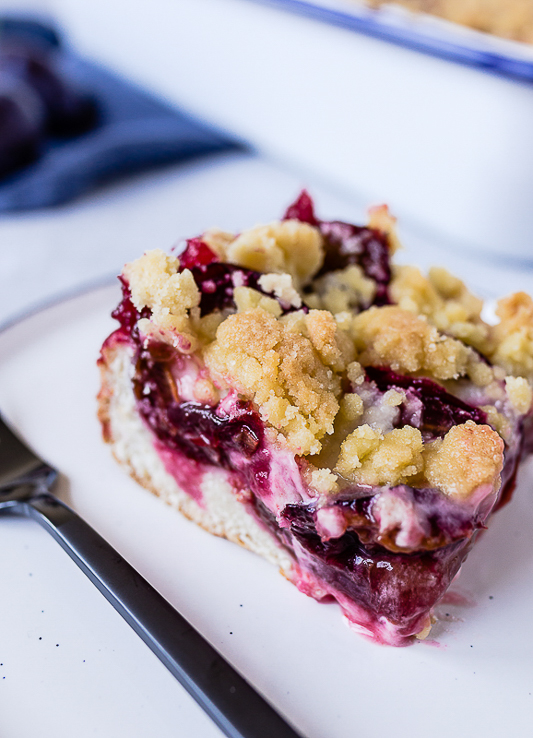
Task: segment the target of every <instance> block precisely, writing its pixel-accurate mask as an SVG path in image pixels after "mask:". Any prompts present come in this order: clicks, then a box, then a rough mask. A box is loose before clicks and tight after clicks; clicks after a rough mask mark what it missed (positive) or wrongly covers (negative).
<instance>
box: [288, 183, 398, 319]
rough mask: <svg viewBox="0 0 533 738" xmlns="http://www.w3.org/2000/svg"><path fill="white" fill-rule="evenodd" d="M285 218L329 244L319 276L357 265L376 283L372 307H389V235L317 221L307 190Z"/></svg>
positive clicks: (351, 226) (337, 221)
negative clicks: (306, 225) (310, 228)
mask: <svg viewBox="0 0 533 738" xmlns="http://www.w3.org/2000/svg"><path fill="white" fill-rule="evenodd" d="M284 217H285V219H286V220H289V219H294V220H300V221H301V222H302V223H309V225H313V226H316V227H317V228H318V229H319V231H320V233H321V234H322V236H323V238H324V241H325V244H326V248H325V258H324V263H323V264H322V268H321V269H320V271H319V272H318V274H317V275H316V276H317V277H322V276H323V275H324V274H328V273H329V272H334V271H337V270H339V269H345V268H346V267H347V266H350V265H352V264H356V265H357V266H360V267H361V269H362V270H363V272H364V274H365V275H366V276H367V277H369V278H370V279H372V280H373V281H374V282H375V285H376V294H375V297H374V300H373V302H372V304H373V305H389V304H390V302H391V300H390V297H389V292H388V286H389V283H390V281H391V276H392V274H391V267H390V246H389V242H388V238H387V236H386V234H384V233H382V232H381V231H378V230H376V229H375V228H367V227H365V226H356V225H352V224H351V223H343V222H341V221H339V220H333V221H326V220H318V219H317V218H316V216H315V213H314V208H313V202H312V200H311V198H310V197H309V195H308V194H307V192H305V191H304V192H302V194H301V195H300V197H299V198H298V200H296V202H295V203H293V204H292V205H291V206H290V207H289V208H288V209H287V211H286V213H285V216H284Z"/></svg>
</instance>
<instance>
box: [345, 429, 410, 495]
mask: <svg viewBox="0 0 533 738" xmlns="http://www.w3.org/2000/svg"><path fill="white" fill-rule="evenodd" d="M423 445H424V444H423V442H422V434H421V433H420V431H419V430H418V429H417V428H412V427H411V426H409V425H406V426H404V427H403V428H395V429H394V430H392V431H390V433H386V434H385V435H382V434H381V432H380V431H378V430H374V429H373V428H371V427H370V426H369V425H361V426H359V427H358V428H356V429H355V430H354V432H353V433H351V434H350V435H349V436H348V438H347V439H346V440H345V441H344V442H343V444H342V446H341V453H340V456H339V460H338V462H337V467H336V470H337V471H338V472H339V474H341V475H342V476H343V477H346V478H347V479H349V480H350V481H352V482H358V483H360V484H371V485H383V484H384V485H387V484H390V485H396V484H402V483H404V482H407V481H408V480H409V479H410V478H412V477H415V476H416V475H418V474H419V473H420V472H421V471H422V468H423V459H422V449H423Z"/></svg>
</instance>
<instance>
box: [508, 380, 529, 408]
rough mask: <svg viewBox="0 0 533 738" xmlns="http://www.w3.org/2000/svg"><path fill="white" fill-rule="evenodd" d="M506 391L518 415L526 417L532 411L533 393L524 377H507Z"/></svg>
mask: <svg viewBox="0 0 533 738" xmlns="http://www.w3.org/2000/svg"><path fill="white" fill-rule="evenodd" d="M505 389H506V391H507V395H508V397H509V399H510V401H511V404H512V406H513V407H514V409H515V410H516V412H517V413H519V414H520V415H525V414H526V413H528V412H529V411H530V409H531V401H532V396H533V393H532V391H531V386H530V385H529V384H528V382H527V381H526V380H525V379H524V377H506V378H505Z"/></svg>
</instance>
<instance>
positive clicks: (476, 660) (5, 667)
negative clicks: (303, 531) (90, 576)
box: [0, 287, 533, 738]
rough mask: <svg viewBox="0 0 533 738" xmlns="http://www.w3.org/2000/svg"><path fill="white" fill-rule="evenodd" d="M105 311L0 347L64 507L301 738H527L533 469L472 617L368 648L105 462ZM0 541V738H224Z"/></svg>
mask: <svg viewBox="0 0 533 738" xmlns="http://www.w3.org/2000/svg"><path fill="white" fill-rule="evenodd" d="M117 300H118V289H117V288H116V287H106V288H103V289H100V290H98V291H96V292H92V293H88V294H85V295H81V296H79V297H76V298H74V299H71V300H69V301H67V302H65V303H62V304H59V305H56V306H54V307H51V308H48V309H47V310H44V311H43V312H41V313H39V314H37V315H34V316H33V317H30V318H28V319H26V320H24V321H23V322H21V323H19V324H17V325H15V326H13V327H11V328H10V329H8V330H7V331H5V332H4V333H3V334H2V335H0V408H2V411H3V412H4V414H5V415H6V416H7V418H8V419H9V420H10V421H11V422H12V423H13V425H14V426H15V427H16V428H17V430H18V431H19V432H20V433H21V434H22V435H23V436H24V437H25V438H26V440H27V441H28V442H29V443H30V444H31V445H32V446H33V447H34V448H35V450H36V451H37V452H38V453H39V454H41V455H42V456H43V457H44V458H45V459H47V460H48V461H50V462H51V463H52V464H54V465H55V466H57V467H58V468H59V469H60V470H61V471H62V473H63V474H64V478H63V480H62V484H61V493H62V495H63V496H64V497H65V499H66V500H67V501H68V502H69V503H70V504H71V505H73V506H74V508H75V509H76V510H78V511H79V512H80V513H81V514H82V515H83V516H84V517H85V518H86V519H87V520H88V522H89V523H90V524H92V525H93V526H94V527H95V528H96V529H97V530H98V531H99V532H100V533H102V534H103V535H104V537H106V538H107V540H109V541H110V543H111V544H112V545H114V546H115V547H116V548H117V549H118V550H119V551H120V552H121V553H122V554H123V555H124V556H125V557H126V558H127V559H128V560H129V561H130V562H131V563H132V564H133V565H134V566H135V567H136V568H137V569H139V571H140V572H141V573H142V574H143V575H144V576H146V577H147V579H148V580H149V581H150V582H151V583H152V584H154V585H155V586H156V587H157V588H158V589H159V590H160V591H161V592H162V594H163V595H164V596H165V597H167V599H168V600H169V601H170V602H171V603H172V604H173V605H175V606H176V607H177V608H178V609H179V610H180V611H181V612H182V613H183V614H184V615H185V616H186V617H187V618H189V619H190V620H191V621H192V623H193V624H194V625H195V626H196V627H197V628H198V629H199V630H200V631H201V632H202V633H203V634H204V635H205V636H206V637H207V638H208V639H209V640H210V641H211V642H212V643H213V644H214V645H215V646H216V647H217V648H218V649H219V650H220V651H221V652H222V653H223V654H224V655H225V656H226V657H227V658H228V659H229V660H230V661H231V662H232V663H233V664H234V665H236V666H237V668H238V669H239V670H240V671H241V672H242V673H243V674H244V675H245V676H246V677H247V678H248V679H249V680H250V681H251V682H252V683H253V684H254V685H255V686H256V687H257V688H258V689H260V690H261V691H262V692H263V693H264V694H265V695H266V696H267V697H268V698H269V699H270V700H271V701H272V702H273V703H274V704H275V705H276V706H277V708H278V709H280V710H281V711H283V712H285V713H286V714H287V715H288V716H289V717H290V719H291V720H292V721H293V722H294V724H295V725H296V726H297V727H298V728H299V729H300V730H301V731H302V733H303V734H304V735H306V736H307V737H308V738H325V737H327V738H346V737H347V736H357V737H358V738H359V737H360V738H371V737H374V736H383V735H394V736H406V738H407V736H409V738H412V736H420V735H425V734H431V735H432V736H433V738H444V737H445V736H446V738H448V736H449V735H450V734H453V733H454V734H457V735H475V736H484V738H490V737H491V736H494V738H496V737H497V738H501V735H512V736H513V738H521V737H522V736H524V738H525V736H530V734H531V719H532V718H533V697H532V693H533V669H532V667H531V665H532V663H533V641H532V638H531V630H530V619H531V613H532V612H533V538H532V536H531V530H532V529H533V497H532V495H531V484H532V481H533V468H532V466H531V464H530V465H529V467H525V468H524V469H523V470H522V474H521V477H520V483H519V486H518V489H517V491H516V493H515V498H514V500H513V502H512V504H511V505H510V506H508V507H507V508H505V509H504V510H503V511H502V512H500V513H499V514H498V515H497V516H496V517H495V518H494V519H493V521H492V524H491V529H490V530H489V532H488V533H487V534H486V535H485V536H484V537H483V539H482V540H481V541H480V542H479V544H478V545H477V548H476V549H475V550H474V552H473V553H472V555H471V556H470V558H469V560H468V563H467V565H466V566H465V567H464V571H463V573H462V575H461V580H460V591H461V592H463V594H466V595H467V596H468V598H469V599H470V600H471V601H472V602H473V603H475V604H471V605H469V606H467V605H466V604H463V605H454V606H452V605H449V606H446V607H441V608H440V611H441V614H442V615H443V617H444V618H445V620H447V622H445V623H444V624H443V625H441V626H439V628H438V632H437V634H436V639H437V640H438V643H439V645H440V647H435V646H432V645H430V644H427V643H423V644H416V645H414V646H412V647H410V648H404V649H394V648H389V647H380V646H376V645H373V644H371V643H368V642H366V641H365V640H363V639H362V638H361V637H359V636H357V635H355V634H354V633H353V632H352V631H350V630H349V629H348V628H347V627H346V625H345V624H344V622H343V621H342V619H341V616H340V613H339V611H338V608H337V606H336V605H321V604H318V603H316V602H314V601H313V600H311V599H309V598H307V597H305V596H304V595H302V594H300V593H299V592H298V591H297V590H296V588H295V587H293V586H292V585H291V584H289V583H288V582H287V581H285V580H284V579H283V578H282V577H280V576H279V575H278V574H277V572H276V571H275V570H274V568H272V567H271V566H270V565H268V564H267V563H266V562H264V561H263V560H261V559H259V558H257V557H256V556H254V555H252V554H250V553H249V552H247V551H245V550H242V549H240V548H239V547H237V546H235V545H233V544H230V543H228V542H227V541H224V540H221V539H217V538H214V537H212V536H210V535H208V534H207V533H205V532H204V531H203V530H201V529H199V528H197V527H196V526H194V525H193V524H191V523H189V522H188V521H186V520H184V519H183V518H181V517H180V516H179V515H178V514H177V513H175V512H174V511H173V510H171V509H170V508H168V507H166V506H165V505H164V504H162V503H161V502H159V501H158V500H157V499H156V498H154V497H152V496H151V495H150V494H148V493H147V492H145V491H144V490H142V489H141V488H139V487H138V486H137V485H136V484H135V483H134V482H132V481H131V480H130V479H129V478H127V477H126V476H125V475H124V474H123V473H122V471H121V470H120V469H119V468H118V467H117V466H116V465H115V463H114V461H113V460H112V458H111V455H110V453H109V450H108V448H107V447H106V446H105V445H104V444H103V443H102V441H101V438H100V431H99V428H98V424H97V421H96V418H95V399H94V398H95V394H96V391H97V387H98V375H97V370H96V366H95V361H96V357H97V355H98V349H99V346H100V344H101V342H102V340H103V339H104V338H105V337H106V335H107V334H108V333H109V332H110V330H111V329H112V328H113V321H112V320H111V319H110V318H109V312H110V310H111V309H112V307H113V306H114V305H115V304H116V302H117ZM0 531H1V533H0V592H1V594H2V605H1V607H0V643H1V658H0V734H1V735H2V737H3V738H30V736H32V738H33V736H35V735H39V736H40V738H42V737H45V738H46V737H47V736H52V735H54V736H56V738H63V736H64V738H67V736H69V737H71V736H72V735H76V736H77V738H85V736H89V735H91V736H92V735H101V736H105V737H106V738H114V737H115V736H128V738H137V737H139V738H141V736H143V737H145V736H148V735H157V736H158V738H160V737H162V736H165V737H166V736H169V737H170V736H195V738H203V737H204V736H205V737H207V736H215V735H220V734H219V733H218V731H217V730H216V729H215V728H214V727H213V726H212V725H211V723H210V722H209V721H208V720H207V718H205V716H203V714H202V713H201V712H200V711H199V709H198V708H196V706H195V705H194V704H193V703H192V701H191V700H190V698H188V697H187V695H185V693H184V692H183V690H182V689H181V687H180V686H179V685H178V684H177V683H176V682H175V681H174V680H173V679H172V677H170V675H169V674H168V673H167V672H166V670H165V669H164V668H163V667H162V666H161V665H160V664H159V662H158V661H157V660H156V659H155V657H153V656H152V654H151V653H150V652H149V651H148V649H147V648H146V647H145V646H144V645H143V644H142V643H141V642H140V641H139V639H137V638H136V636H134V634H133V633H132V632H131V631H130V629H129V628H128V627H127V626H126V625H125V624H124V623H123V622H122V621H121V620H120V618H119V617H118V615H116V613H114V611H113V610H112V608H111V607H110V606H108V605H107V603H106V602H105V601H104V600H103V598H102V597H101V596H100V595H99V594H98V593H97V592H96V590H95V589H94V588H93V587H92V586H91V585H90V584H89V583H88V582H87V581H86V580H85V579H84V577H83V575H82V574H81V573H80V572H78V571H77V570H76V568H75V566H74V565H73V564H71V562H70V561H69V560H68V558H67V557H66V555H65V554H64V553H63V552H62V551H61V550H60V549H59V547H58V546H57V545H56V544H55V543H54V542H53V541H51V539H50V540H49V539H47V537H46V535H45V534H44V532H42V531H41V530H40V529H38V528H37V527H36V526H35V525H34V524H32V523H29V522H26V521H20V520H15V519H10V518H3V519H0ZM43 611H44V612H43ZM445 613H449V617H448V618H447V619H446V616H445ZM456 618H457V619H456ZM56 643H58V644H59V646H56ZM4 676H5V679H3V677H4ZM26 705H33V706H34V707H33V708H31V709H30V708H26ZM273 738H274V737H273Z"/></svg>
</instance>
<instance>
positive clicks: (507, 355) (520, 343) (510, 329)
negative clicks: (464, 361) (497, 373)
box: [490, 292, 533, 379]
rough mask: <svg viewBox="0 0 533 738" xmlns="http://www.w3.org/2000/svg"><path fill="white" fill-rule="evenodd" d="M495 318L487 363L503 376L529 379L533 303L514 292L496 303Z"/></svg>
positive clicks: (531, 375) (532, 375) (532, 357)
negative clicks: (497, 365) (492, 347)
mask: <svg viewBox="0 0 533 738" xmlns="http://www.w3.org/2000/svg"><path fill="white" fill-rule="evenodd" d="M496 315H497V316H498V317H499V318H500V322H499V323H498V324H497V325H496V326H495V327H494V333H493V342H494V346H495V348H494V350H493V351H492V353H491V355H490V359H491V361H493V362H494V363H495V364H499V365H500V366H502V367H503V368H504V369H505V371H506V372H507V374H512V375H513V376H521V377H527V378H530V379H531V378H533V300H532V299H531V297H530V296H529V295H526V293H525V292H517V293H516V294H514V295H510V296H509V297H506V298H504V299H503V300H500V301H499V302H498V307H497V309H496Z"/></svg>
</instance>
